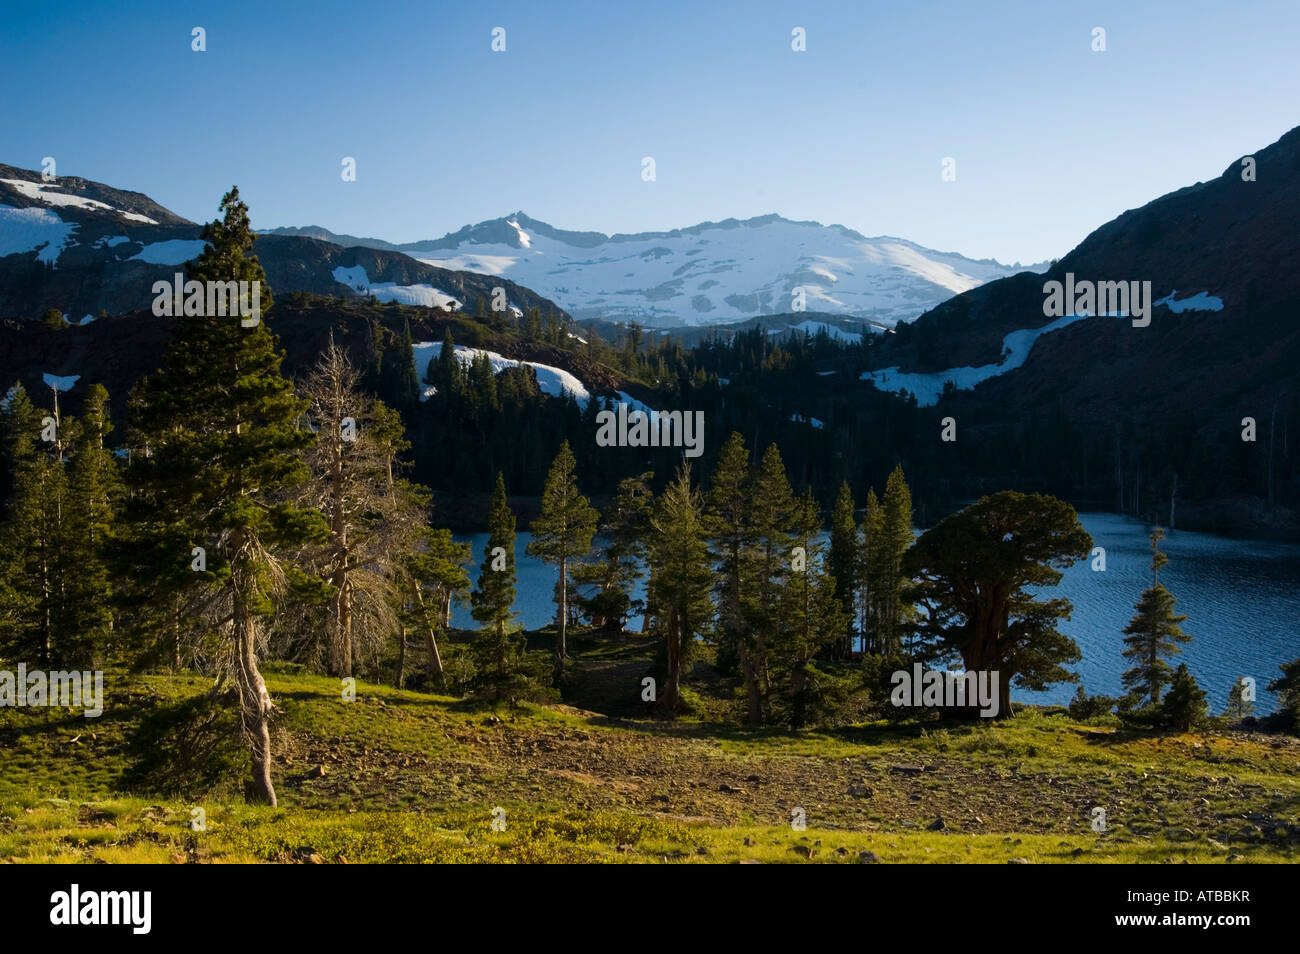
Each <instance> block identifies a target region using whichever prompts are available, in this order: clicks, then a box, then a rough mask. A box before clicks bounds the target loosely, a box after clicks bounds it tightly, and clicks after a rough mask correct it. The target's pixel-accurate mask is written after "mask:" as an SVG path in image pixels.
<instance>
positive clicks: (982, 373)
mask: <svg viewBox="0 0 1300 954" xmlns="http://www.w3.org/2000/svg"><path fill="white" fill-rule="evenodd" d="M1088 317H1090V316H1089V315H1088V314H1086V313H1085V314H1082V315H1063V316H1062V317H1060V318H1057V319H1056V320H1055V321H1053V322H1051V323H1049V324H1046V325H1043V326H1042V327H1041V328H1022V329H1021V330H1019V331H1013V332H1011V333H1010V334H1009V335H1007V336H1005V337H1004V338H1003V339H1002V360H1001V361H999V362H997V363H996V364H982V365H980V366H979V367H970V366H969V365H968V366H966V367H961V368H949V369H948V370H947V371H927V372H912V371H900V370H898V366H897V365H895V366H894V367H892V368H885V369H884V370H881V371H864V372H863V373H862V380H863V381H870V382H872V384H874V385H875V386H876V388H877V390H880V391H893V392H895V393H898V392H901V391H909V392H911V393H912V394H914V395H915V396H916V403H917V406H918V407H931V406H933V405H935V404H937V403H938V402H939V396H940V395H941V394H943V388H944V385H945V384H947V383H948V382H949V381H952V382H953V384H954V385H956V387H957V389H958V390H960V391H969V390H971V389H972V388H974V387H975V385H977V384H979V383H980V382H981V381H987V380H988V379H989V378H995V377H997V376H998V375H1000V374H1006V373H1007V372H1008V371H1014V370H1015V369H1016V368H1018V367H1020V366H1021V365H1022V364H1024V363H1025V360H1026V359H1027V358H1028V357H1029V352H1030V350H1032V349H1033V347H1034V342H1035V341H1037V340H1038V339H1039V338H1041V337H1042V336H1043V335H1045V334H1050V333H1051V332H1053V331H1058V330H1060V329H1061V328H1064V327H1066V326H1068V325H1072V324H1074V323H1075V322H1076V321H1082V320H1083V319H1084V318H1088Z"/></svg>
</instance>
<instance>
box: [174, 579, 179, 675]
mask: <svg viewBox="0 0 1300 954" xmlns="http://www.w3.org/2000/svg"><path fill="white" fill-rule="evenodd" d="M172 609H173V612H172V672H173V673H177V672H180V671H181V597H180V594H179V593H178V594H176V596H174V597H173V598H172Z"/></svg>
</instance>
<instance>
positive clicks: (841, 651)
mask: <svg viewBox="0 0 1300 954" xmlns="http://www.w3.org/2000/svg"><path fill="white" fill-rule="evenodd" d="M854 510H855V508H854V505H853V491H852V490H851V489H850V488H849V483H848V481H847V480H846V481H844V482H843V483H842V484H840V492H839V495H838V496H837V497H836V498H835V509H834V511H833V512H832V513H831V544H830V552H829V554H828V555H827V570H828V571H829V572H830V575H831V577H832V578H833V579H834V580H835V595H836V598H837V599H838V600H839V602H840V606H841V607H842V608H843V610H844V614H843V615H844V618H845V622H844V636H843V638H842V639H840V640H839V641H838V643H837V644H836V645H837V652H836V655H837V656H839V658H841V659H846V658H848V656H849V654H850V652H852V650H853V635H854V631H853V617H854V613H855V610H856V607H857V602H856V601H857V594H858V552H859V549H860V541H859V539H858V525H857V523H855V522H854Z"/></svg>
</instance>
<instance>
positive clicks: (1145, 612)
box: [1122, 527, 1192, 706]
mask: <svg viewBox="0 0 1300 954" xmlns="http://www.w3.org/2000/svg"><path fill="white" fill-rule="evenodd" d="M1164 535H1165V532H1164V530H1162V529H1161V528H1160V527H1156V528H1155V530H1154V531H1152V533H1151V572H1152V579H1153V582H1152V585H1151V586H1149V587H1147V588H1146V589H1145V590H1143V591H1142V596H1141V598H1140V599H1139V600H1138V602H1137V615H1136V616H1134V617H1133V619H1132V620H1131V621H1130V622H1129V624H1128V625H1127V626H1125V627H1124V630H1123V631H1124V632H1125V633H1127V634H1128V635H1127V636H1125V637H1124V645H1125V646H1127V647H1128V648H1127V649H1125V650H1124V651H1123V653H1122V655H1123V656H1124V658H1125V659H1132V660H1135V661H1136V665H1134V666H1133V668H1131V669H1129V670H1127V671H1126V672H1125V673H1124V688H1125V689H1127V690H1129V694H1128V701H1129V702H1130V703H1131V704H1138V703H1140V702H1141V701H1142V699H1143V698H1144V697H1145V699H1146V703H1147V705H1151V706H1156V705H1159V704H1160V694H1161V691H1162V690H1163V689H1164V687H1165V686H1167V685H1168V684H1169V681H1170V676H1171V672H1172V670H1171V668H1170V666H1169V663H1168V662H1166V661H1165V659H1166V657H1169V656H1174V655H1177V654H1178V653H1180V652H1182V649H1180V648H1179V645H1178V644H1179V643H1187V642H1191V639H1192V637H1191V636H1189V635H1188V634H1186V633H1184V632H1183V631H1182V629H1181V628H1180V627H1179V625H1178V624H1179V623H1181V622H1183V620H1185V619H1187V616H1186V615H1180V614H1177V613H1175V612H1174V603H1175V600H1174V596H1173V594H1172V593H1170V592H1169V590H1167V589H1165V586H1164V584H1163V583H1161V582H1160V569H1161V568H1162V567H1163V566H1164V565H1165V564H1166V563H1168V562H1169V558H1168V557H1167V556H1165V555H1164V554H1163V553H1161V552H1160V541H1161V539H1162V538H1163V537H1164Z"/></svg>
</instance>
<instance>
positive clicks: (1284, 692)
mask: <svg viewBox="0 0 1300 954" xmlns="http://www.w3.org/2000/svg"><path fill="white" fill-rule="evenodd" d="M1281 669H1282V676H1281V678H1278V679H1274V680H1273V681H1272V682H1270V683H1269V684H1268V691H1269V692H1276V693H1277V694H1278V696H1279V700H1278V701H1279V703H1280V705H1279V706H1278V709H1277V712H1275V713H1273V720H1274V721H1275V722H1277V723H1278V724H1279V725H1280V726H1281V728H1282V730H1283V731H1284V732H1289V733H1291V734H1292V735H1300V659H1293V660H1292V661H1291V662H1285V663H1282V666H1281Z"/></svg>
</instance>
